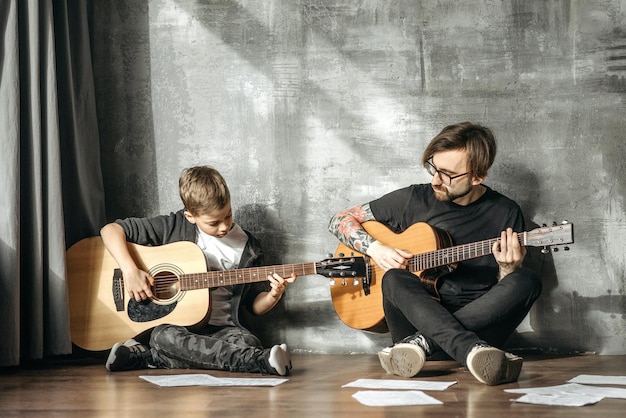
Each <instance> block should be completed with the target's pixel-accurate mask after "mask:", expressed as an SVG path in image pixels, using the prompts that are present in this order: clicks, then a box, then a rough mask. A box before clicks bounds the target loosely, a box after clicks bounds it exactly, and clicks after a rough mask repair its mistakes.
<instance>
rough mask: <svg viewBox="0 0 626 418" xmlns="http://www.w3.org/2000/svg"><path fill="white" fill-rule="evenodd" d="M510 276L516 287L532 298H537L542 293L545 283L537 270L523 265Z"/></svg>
mask: <svg viewBox="0 0 626 418" xmlns="http://www.w3.org/2000/svg"><path fill="white" fill-rule="evenodd" d="M510 276H511V277H510V279H511V282H512V283H514V284H515V286H516V288H517V289H518V290H519V291H520V292H523V293H525V294H527V295H529V296H530V297H531V298H532V299H537V298H538V297H539V295H540V294H541V288H542V286H543V283H542V281H541V277H540V276H539V274H537V272H536V271H535V270H533V269H530V268H527V267H522V268H520V269H517V270H516V271H514V272H513V273H511V274H510ZM505 279H507V277H505Z"/></svg>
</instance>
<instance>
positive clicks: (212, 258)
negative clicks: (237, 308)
mask: <svg viewBox="0 0 626 418" xmlns="http://www.w3.org/2000/svg"><path fill="white" fill-rule="evenodd" d="M247 242H248V235H246V233H245V232H244V230H243V229H242V228H241V227H240V226H239V225H237V224H233V227H232V228H231V229H230V231H228V234H226V236H224V237H223V238H217V237H214V236H212V235H208V234H206V233H204V232H202V231H201V230H200V228H198V246H199V247H200V248H201V249H202V252H203V253H204V258H206V262H207V267H208V269H209V270H232V269H236V268H237V266H239V262H240V261H241V255H242V254H243V250H244V248H245V247H246V243H247ZM209 295H210V297H211V318H210V319H209V324H211V325H216V326H227V325H228V326H233V325H235V324H234V322H233V319H232V315H231V307H232V296H233V286H222V287H218V288H215V289H211V291H210V292H209Z"/></svg>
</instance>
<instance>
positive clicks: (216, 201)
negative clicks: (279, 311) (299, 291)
mask: <svg viewBox="0 0 626 418" xmlns="http://www.w3.org/2000/svg"><path fill="white" fill-rule="evenodd" d="M179 193H180V197H181V199H182V202H183V205H184V209H181V210H179V211H178V212H176V213H171V214H170V215H161V216H156V217H153V218H127V219H123V220H121V219H118V220H116V221H115V222H112V223H109V224H107V225H105V226H104V227H103V228H102V229H101V231H100V235H101V236H102V240H103V242H104V245H105V246H106V248H107V250H108V251H109V252H110V253H111V255H112V256H113V258H114V259H115V261H116V262H117V264H118V265H119V267H120V269H121V270H122V274H123V277H124V285H125V289H126V291H127V292H128V294H129V297H131V298H134V299H135V300H136V301H137V302H140V301H142V300H146V299H148V298H151V297H152V296H153V295H152V291H151V285H153V284H154V280H153V278H152V277H150V275H149V274H148V273H147V272H145V271H143V270H141V269H139V268H138V267H137V265H136V263H135V261H134V260H133V258H132V257H131V255H130V253H129V250H128V246H127V244H126V242H127V241H128V242H133V243H136V244H140V245H152V246H155V245H163V244H168V243H171V242H176V241H192V242H195V243H196V244H197V245H198V246H199V247H200V248H201V249H202V251H203V253H204V255H205V258H206V261H207V267H208V268H209V269H210V270H228V269H234V268H247V267H253V266H259V265H261V262H262V252H261V248H260V243H259V242H258V240H257V239H256V238H254V237H253V236H252V235H251V234H250V233H248V232H247V231H244V230H243V229H242V228H241V227H240V226H239V225H238V224H236V223H235V222H234V221H233V214H232V209H231V204H230V192H229V190H228V186H227V185H226V182H225V181H224V178H223V177H222V176H221V175H220V173H219V172H218V171H217V170H215V169H213V168H211V167H207V166H199V167H191V168H188V169H185V170H184V171H183V173H182V175H181V177H180V179H179ZM294 281H295V275H294V274H292V275H291V277H290V278H288V279H284V278H283V277H281V276H279V275H278V274H275V273H274V274H273V275H271V276H268V278H267V281H264V282H257V283H252V284H245V285H239V286H223V287H218V288H216V289H212V290H211V292H210V296H211V316H210V319H209V320H208V324H207V325H206V326H205V327H203V329H202V330H201V331H198V332H197V333H194V332H191V331H190V330H188V329H187V328H185V327H182V326H176V325H168V324H163V325H159V326H157V327H155V328H154V329H153V330H152V331H151V333H150V342H149V346H146V345H144V344H141V343H139V342H138V341H136V340H134V339H130V340H128V341H126V342H124V343H116V344H115V345H114V346H113V348H112V349H111V352H110V354H109V357H108V359H107V361H106V368H107V369H108V370H110V371H121V370H134V369H143V368H183V369H188V368H198V369H213V370H227V371H231V372H247V373H263V374H275V375H280V376H285V375H288V374H289V373H290V370H291V360H290V355H289V351H288V349H287V346H286V345H285V344H280V345H275V346H273V347H271V348H269V349H263V348H262V347H261V342H260V340H259V339H258V338H257V337H256V336H255V335H253V334H252V333H251V332H250V331H249V330H247V329H246V328H245V327H244V326H243V325H242V324H241V323H240V321H239V310H240V308H241V307H242V306H245V307H246V308H247V309H249V310H250V311H251V312H252V313H254V314H256V315H262V314H264V313H266V312H268V311H269V310H271V309H272V308H273V307H274V306H275V305H276V304H277V303H278V301H279V300H280V298H281V297H282V295H283V293H284V291H285V288H286V287H287V284H288V283H293V282H294Z"/></svg>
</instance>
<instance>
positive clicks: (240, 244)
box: [198, 224, 248, 270]
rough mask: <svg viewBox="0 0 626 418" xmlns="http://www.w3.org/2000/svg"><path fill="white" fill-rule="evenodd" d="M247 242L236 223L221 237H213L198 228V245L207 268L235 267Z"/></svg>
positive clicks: (223, 268)
mask: <svg viewBox="0 0 626 418" xmlns="http://www.w3.org/2000/svg"><path fill="white" fill-rule="evenodd" d="M247 242H248V235H246V233H245V232H244V230H243V229H242V228H241V227H240V226H239V225H237V224H233V227H232V228H231V230H230V231H228V234H226V236H224V237H223V238H218V237H214V236H212V235H209V234H207V233H205V232H203V231H202V230H201V229H200V228H198V247H200V248H201V249H202V252H204V257H205V258H206V262H207V266H208V268H209V270H232V269H234V268H237V266H238V265H239V261H241V255H242V254H243V250H244V248H245V247H246V243H247Z"/></svg>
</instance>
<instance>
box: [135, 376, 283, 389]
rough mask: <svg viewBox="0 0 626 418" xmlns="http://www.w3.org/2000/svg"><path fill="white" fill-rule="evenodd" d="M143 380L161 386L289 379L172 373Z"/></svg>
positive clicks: (248, 383) (255, 383)
mask: <svg viewBox="0 0 626 418" xmlns="http://www.w3.org/2000/svg"><path fill="white" fill-rule="evenodd" d="M139 377H140V378H142V379H143V380H145V381H147V382H150V383H153V384H155V385H159V386H166V387H172V386H276V385H280V384H281V383H285V382H286V381H288V380H289V379H279V378H271V377H252V378H235V377H215V376H211V375H209V374H199V373H193V374H171V375H160V376H154V375H150V376H139Z"/></svg>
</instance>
